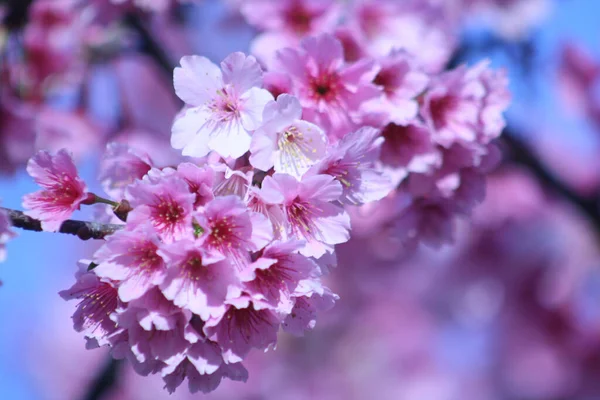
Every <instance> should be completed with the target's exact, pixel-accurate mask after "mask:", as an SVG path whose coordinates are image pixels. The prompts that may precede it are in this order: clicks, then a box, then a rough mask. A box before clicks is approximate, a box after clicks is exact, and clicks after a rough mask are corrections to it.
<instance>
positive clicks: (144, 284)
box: [94, 224, 167, 302]
mask: <svg viewBox="0 0 600 400" xmlns="http://www.w3.org/2000/svg"><path fill="white" fill-rule="evenodd" d="M160 245H161V242H160V240H159V238H158V235H157V234H156V233H155V232H154V229H153V228H152V226H151V225H150V224H142V225H139V226H138V227H136V228H135V229H133V230H131V231H129V230H121V231H119V232H115V233H114V234H113V235H110V236H109V237H108V238H107V239H106V243H105V244H104V245H103V246H102V247H101V248H100V249H99V250H98V251H97V252H96V254H95V255H94V260H95V262H96V263H97V264H98V266H97V267H96V268H95V269H94V272H95V273H96V275H98V276H99V277H100V278H105V279H110V280H113V281H119V282H120V284H119V288H118V292H119V298H120V299H121V300H122V301H124V302H129V301H131V300H135V299H137V298H140V297H141V296H143V295H144V294H145V293H146V292H147V291H148V290H150V289H151V288H152V287H155V286H158V285H160V284H161V283H162V282H163V280H164V279H165V275H166V273H167V266H166V264H165V262H164V260H163V259H162V257H161V256H160V255H159V254H158V250H159V246H160Z"/></svg>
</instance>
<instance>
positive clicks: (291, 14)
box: [241, 0, 339, 37]
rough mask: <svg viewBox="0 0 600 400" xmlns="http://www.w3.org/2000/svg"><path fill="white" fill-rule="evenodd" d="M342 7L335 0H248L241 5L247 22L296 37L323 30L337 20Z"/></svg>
mask: <svg viewBox="0 0 600 400" xmlns="http://www.w3.org/2000/svg"><path fill="white" fill-rule="evenodd" d="M338 9H339V7H337V4H336V2H335V1H332V0H325V1H322V0H283V1H279V2H276V3H273V2H272V1H270V0H249V1H246V2H245V3H244V4H243V6H242V9H241V11H242V13H243V15H244V16H245V17H246V19H247V21H248V22H249V23H250V24H252V25H254V26H256V27H258V28H261V29H263V30H267V31H278V32H282V31H285V32H289V33H291V34H293V35H297V37H302V36H308V35H311V34H315V33H320V32H323V31H324V30H326V29H327V28H328V27H331V26H332V24H335V23H336V18H337V11H338Z"/></svg>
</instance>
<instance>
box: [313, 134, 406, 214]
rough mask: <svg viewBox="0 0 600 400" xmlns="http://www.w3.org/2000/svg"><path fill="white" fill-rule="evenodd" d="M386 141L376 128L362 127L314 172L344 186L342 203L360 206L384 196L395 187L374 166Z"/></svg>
mask: <svg viewBox="0 0 600 400" xmlns="http://www.w3.org/2000/svg"><path fill="white" fill-rule="evenodd" d="M382 143H383V139H382V138H381V137H380V131H379V130H378V129H375V128H369V127H365V128H361V129H359V130H357V131H356V132H353V133H350V134H348V135H346V136H344V137H343V138H342V139H341V140H340V141H339V142H338V143H337V145H336V146H334V147H331V149H330V152H329V154H328V155H327V157H326V158H325V159H324V160H323V161H321V162H320V163H319V164H317V165H316V166H315V168H314V170H315V171H314V172H315V173H317V174H327V175H331V176H333V177H335V179H336V180H337V181H338V182H340V183H341V184H342V188H343V192H342V196H341V197H340V201H342V202H343V203H345V204H354V205H360V204H364V203H367V202H371V201H377V200H380V199H382V198H383V197H385V196H386V195H387V194H388V193H389V192H390V191H391V190H392V189H393V188H394V187H393V185H392V184H391V180H390V179H389V178H388V177H386V176H385V175H384V174H383V173H382V172H381V171H379V170H378V169H377V168H376V166H375V164H374V163H375V161H376V160H377V159H378V158H379V150H380V147H381V144H382Z"/></svg>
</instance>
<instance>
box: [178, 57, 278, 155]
mask: <svg viewBox="0 0 600 400" xmlns="http://www.w3.org/2000/svg"><path fill="white" fill-rule="evenodd" d="M174 85H175V92H176V93H177V96H179V98H180V99H181V100H183V101H184V102H185V103H186V104H187V105H188V108H187V109H184V110H183V111H182V113H181V114H180V115H179V116H178V117H177V119H176V120H175V123H174V125H173V130H172V137H171V145H172V146H173V147H174V148H176V149H183V155H188V156H194V157H203V156H205V155H207V154H208V153H209V152H210V151H216V152H217V153H218V154H219V155H221V156H222V157H234V158H237V157H240V156H241V155H243V154H244V153H245V152H247V151H248V149H249V147H250V132H251V131H253V130H255V129H256V128H258V126H259V125H260V123H261V119H262V111H263V108H264V106H265V104H266V103H268V102H269V101H271V100H273V97H272V96H271V94H270V93H269V92H268V91H267V90H265V89H261V88H260V87H261V85H262V71H261V68H260V66H259V65H258V63H257V62H256V60H255V59H254V57H252V56H246V55H244V54H243V53H239V52H238V53H233V54H231V55H229V56H228V57H227V58H226V59H225V60H223V62H222V63H221V69H219V67H217V66H216V65H215V64H213V63H212V62H210V61H209V60H208V59H207V58H205V57H200V56H186V57H183V58H182V59H181V67H178V68H176V69H175V76H174Z"/></svg>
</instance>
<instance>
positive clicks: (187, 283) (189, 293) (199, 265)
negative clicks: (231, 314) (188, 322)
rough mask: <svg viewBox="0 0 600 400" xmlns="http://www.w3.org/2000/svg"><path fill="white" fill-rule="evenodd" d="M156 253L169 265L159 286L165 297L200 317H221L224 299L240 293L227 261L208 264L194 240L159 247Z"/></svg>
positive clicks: (204, 254) (203, 253)
mask: <svg viewBox="0 0 600 400" xmlns="http://www.w3.org/2000/svg"><path fill="white" fill-rule="evenodd" d="M159 254H160V255H161V256H162V257H163V259H165V261H166V262H167V264H168V273H167V276H166V278H165V280H164V282H163V283H162V284H161V286H160V288H161V290H162V292H163V293H164V295H165V297H166V298H167V299H169V300H172V301H173V302H174V304H175V305H177V306H178V307H182V308H184V309H187V310H190V311H191V312H193V313H195V314H198V315H199V316H200V318H202V319H203V320H205V321H206V320H208V319H209V318H210V317H219V316H222V315H223V313H224V312H225V304H224V301H225V300H226V299H227V298H228V297H230V296H235V295H237V294H239V291H240V283H239V280H238V278H237V277H236V275H235V273H234V270H233V269H232V268H231V267H230V266H229V265H228V263H226V262H223V261H219V262H216V263H215V262H213V263H210V264H207V263H206V261H205V259H206V253H205V252H204V251H203V250H202V249H201V248H199V247H198V246H197V245H196V244H195V243H194V242H193V241H190V240H180V241H178V242H175V243H173V244H171V245H169V246H166V247H164V248H162V249H161V250H160V252H159Z"/></svg>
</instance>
